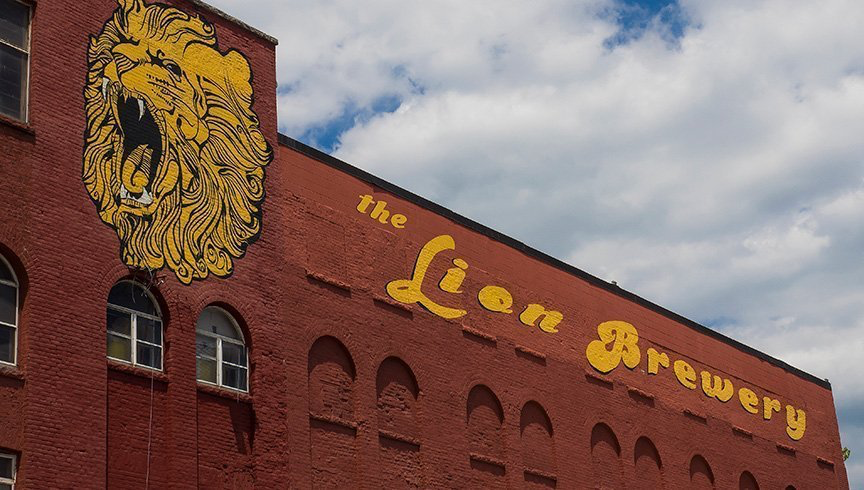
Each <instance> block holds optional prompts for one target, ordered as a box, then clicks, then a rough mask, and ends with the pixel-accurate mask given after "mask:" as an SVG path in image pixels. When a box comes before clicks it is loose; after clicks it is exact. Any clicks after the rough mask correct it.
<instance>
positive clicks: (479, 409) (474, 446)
mask: <svg viewBox="0 0 864 490" xmlns="http://www.w3.org/2000/svg"><path fill="white" fill-rule="evenodd" d="M466 410H467V412H466V424H467V431H466V434H467V437H468V450H469V460H470V463H471V468H472V469H473V470H475V471H472V475H471V486H472V487H474V488H506V481H505V479H504V478H503V477H504V474H505V472H506V465H505V463H504V461H505V459H506V458H505V449H504V433H503V424H504V409H503V408H502V407H501V402H500V401H498V397H496V396H495V393H493V392H492V390H490V389H489V388H488V387H486V386H484V385H476V386H474V387H473V388H471V391H470V392H469V393H468V403H467V407H466Z"/></svg>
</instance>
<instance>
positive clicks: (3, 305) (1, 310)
mask: <svg viewBox="0 0 864 490" xmlns="http://www.w3.org/2000/svg"><path fill="white" fill-rule="evenodd" d="M17 309H18V288H16V287H15V286H10V285H8V284H0V323H5V324H7V325H15V318H16V316H17V315H16V313H17Z"/></svg>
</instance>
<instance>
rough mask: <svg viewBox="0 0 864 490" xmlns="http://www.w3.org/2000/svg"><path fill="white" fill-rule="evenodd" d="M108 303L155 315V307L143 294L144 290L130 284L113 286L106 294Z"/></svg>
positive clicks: (123, 283)
mask: <svg viewBox="0 0 864 490" xmlns="http://www.w3.org/2000/svg"><path fill="white" fill-rule="evenodd" d="M108 302H109V303H111V304H112V305H116V306H122V307H123V308H128V309H130V310H135V311H138V312H141V313H146V314H148V315H156V314H157V313H156V307H155V306H154V305H153V301H151V300H150V297H149V296H147V293H146V292H144V288H143V287H141V286H138V285H137V284H135V283H132V282H125V281H124V282H121V283H118V284H117V285H116V286H114V287H113V288H112V289H111V292H110V293H109V294H108Z"/></svg>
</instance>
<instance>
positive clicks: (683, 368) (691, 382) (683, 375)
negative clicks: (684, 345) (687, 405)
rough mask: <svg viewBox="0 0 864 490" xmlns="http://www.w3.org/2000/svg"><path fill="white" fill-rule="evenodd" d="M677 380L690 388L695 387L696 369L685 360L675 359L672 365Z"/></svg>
mask: <svg viewBox="0 0 864 490" xmlns="http://www.w3.org/2000/svg"><path fill="white" fill-rule="evenodd" d="M672 369H674V370H675V377H676V378H678V382H679V383H681V384H682V385H684V386H685V387H687V388H690V389H691V390H695V389H696V370H695V369H693V366H691V365H690V364H688V363H687V361H682V360H680V359H679V360H677V361H675V364H674V365H673V366H672Z"/></svg>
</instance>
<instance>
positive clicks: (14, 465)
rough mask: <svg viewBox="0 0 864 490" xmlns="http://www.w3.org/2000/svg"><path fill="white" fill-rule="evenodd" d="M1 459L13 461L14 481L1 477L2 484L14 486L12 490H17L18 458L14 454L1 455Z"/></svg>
mask: <svg viewBox="0 0 864 490" xmlns="http://www.w3.org/2000/svg"><path fill="white" fill-rule="evenodd" d="M0 458H3V459H11V460H12V479H11V480H10V479H9V478H3V477H2V476H0V483H5V484H6V485H12V490H15V474H16V473H17V472H18V471H17V470H18V468H17V467H16V466H17V464H18V457H17V456H15V455H14V454H8V453H0Z"/></svg>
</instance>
